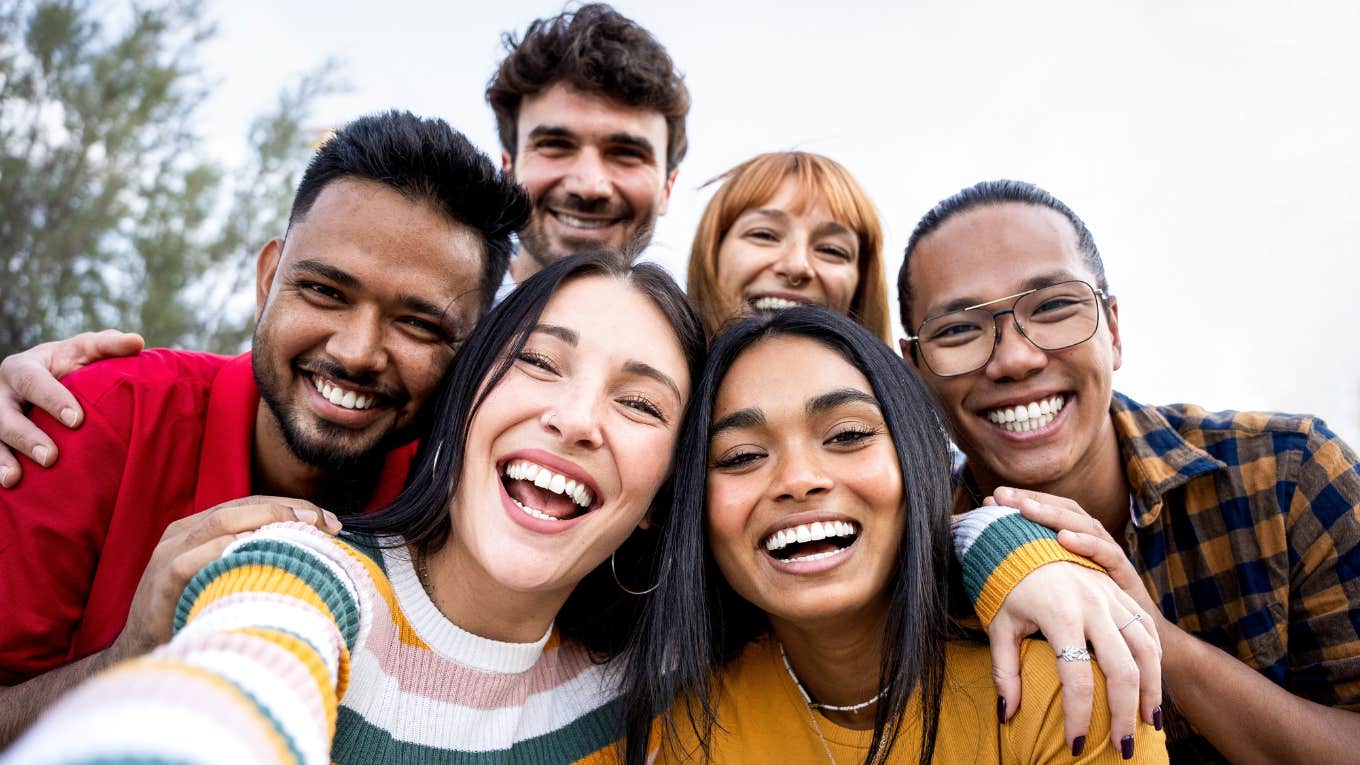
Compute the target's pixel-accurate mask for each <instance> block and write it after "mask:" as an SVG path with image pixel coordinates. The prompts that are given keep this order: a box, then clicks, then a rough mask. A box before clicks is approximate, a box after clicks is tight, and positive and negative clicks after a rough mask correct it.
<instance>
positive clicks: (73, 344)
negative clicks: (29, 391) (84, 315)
mask: <svg viewBox="0 0 1360 765" xmlns="http://www.w3.org/2000/svg"><path fill="white" fill-rule="evenodd" d="M145 344H146V341H144V340H142V336H141V335H138V334H136V333H133V332H121V331H119V330H116V329H106V330H104V331H102V332H82V333H80V334H79V335H76V336H75V337H72V338H70V339H68V340H61V341H58V342H56V343H54V344H53V348H52V358H51V364H50V369H51V371H52V374H53V375H55V376H56V377H59V378H60V377H65V376H66V375H68V374H70V373H72V372H74V371H76V370H77V369H80V368H81V367H83V366H85V365H86V364H93V363H94V362H96V361H100V360H102V359H114V358H119V357H122V356H131V355H133V354H135V353H139V352H141V350H142V348H143V347H144V346H145ZM35 403H36V402H35Z"/></svg>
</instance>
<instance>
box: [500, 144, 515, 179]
mask: <svg viewBox="0 0 1360 765" xmlns="http://www.w3.org/2000/svg"><path fill="white" fill-rule="evenodd" d="M501 169H502V170H504V171H505V172H507V173H509V174H510V175H512V176H513V175H514V174H515V158H514V157H512V156H510V152H508V151H506V150H505V149H501Z"/></svg>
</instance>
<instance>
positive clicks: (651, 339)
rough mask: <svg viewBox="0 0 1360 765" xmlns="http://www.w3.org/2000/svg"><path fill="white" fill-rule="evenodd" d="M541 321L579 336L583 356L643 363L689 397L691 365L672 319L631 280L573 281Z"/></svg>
mask: <svg viewBox="0 0 1360 765" xmlns="http://www.w3.org/2000/svg"><path fill="white" fill-rule="evenodd" d="M620 317H627V320H626V321H620ZM539 323H540V324H551V325H554V326H558V327H563V328H566V329H569V330H572V331H573V332H575V333H576V335H577V348H578V349H580V350H581V351H582V352H583V353H584V354H589V355H590V356H593V357H601V358H606V359H608V360H609V363H611V364H612V363H626V362H629V361H639V362H642V363H644V364H647V365H649V366H651V367H653V368H655V369H658V370H660V371H662V372H664V373H665V374H667V375H669V376H670V378H671V379H672V380H674V381H675V383H676V385H677V386H678V387H679V388H680V392H681V393H682V394H684V395H686V396H688V391H689V388H688V384H689V373H688V366H689V365H688V364H687V363H686V361H685V353H684V351H683V350H682V349H681V347H680V340H679V339H678V338H677V337H676V335H675V330H674V328H672V327H671V323H670V320H668V319H667V318H666V315H665V314H664V313H662V312H661V309H660V308H658V307H657V305H656V303H654V302H652V299H651V298H649V297H647V296H646V295H644V294H643V293H642V291H641V290H639V289H638V288H637V287H635V286H633V284H632V283H631V282H629V281H628V280H626V279H620V278H616V277H613V276H598V275H592V276H583V277H578V278H575V279H570V280H568V281H567V282H565V283H563V284H562V286H561V287H559V288H558V289H557V292H556V293H555V294H554V295H553V296H552V298H550V299H549V300H548V303H547V305H545V306H544V307H543V313H542V315H541V316H540V317H539Z"/></svg>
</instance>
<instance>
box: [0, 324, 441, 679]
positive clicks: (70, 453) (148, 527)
mask: <svg viewBox="0 0 1360 765" xmlns="http://www.w3.org/2000/svg"><path fill="white" fill-rule="evenodd" d="M62 382H63V383H64V384H65V385H66V386H67V387H68V388H70V390H71V392H72V393H74V394H75V396H76V399H77V400H79V401H80V405H81V407H83V408H84V410H85V422H84V424H82V425H81V426H80V428H79V429H77V430H70V429H68V428H66V427H65V426H63V425H60V424H58V423H57V422H56V421H55V420H53V419H52V418H51V417H49V416H47V415H46V414H43V413H42V412H41V411H39V410H34V417H33V419H34V421H35V422H36V423H37V425H38V427H40V428H42V429H43V431H44V432H46V433H47V434H48V435H49V436H51V437H52V440H53V441H55V442H56V444H57V449H58V451H59V456H58V459H57V462H56V464H55V465H53V466H52V467H51V468H47V469H44V468H41V467H38V466H37V465H36V464H34V463H33V462H30V461H27V460H26V458H22V457H21V459H23V460H24V462H23V471H24V474H23V479H22V480H21V481H20V483H19V485H18V486H16V487H14V488H13V489H11V490H8V491H6V490H0V685H14V684H16V683H19V682H22V681H24V680H27V679H29V678H31V677H34V676H35V675H40V674H42V673H44V672H47V671H49V670H51V669H53V668H55V667H59V666H61V665H63V664H67V663H70V662H73V661H75V660H77V659H80V658H83V657H85V656H88V655H90V654H92V653H95V652H96V651H99V650H102V649H103V648H105V647H107V646H108V645H109V644H110V643H112V642H113V640H114V638H116V637H117V636H118V633H120V632H121V631H122V629H123V625H124V624H125V623H126V621H127V615H128V610H129V609H130V608H131V606H132V596H133V594H134V593H135V592H136V590H137V583H138V581H140V579H141V576H142V571H143V570H144V569H145V568H146V564H147V562H148V561H149V560H150V559H151V553H152V551H153V550H154V549H155V547H156V543H157V542H159V541H160V538H161V534H162V533H163V532H164V531H165V528H166V527H167V526H169V525H170V523H171V522H173V521H176V520H178V519H180V518H183V517H185V516H188V515H192V514H194V513H197V512H199V511H201V510H206V509H208V508H210V507H213V506H215V505H218V504H221V503H223V502H226V501H228V500H232V499H237V498H239V497H244V496H247V495H249V494H250V493H251V491H250V462H251V459H250V456H251V447H252V443H253V440H254V434H255V415H256V408H257V407H258V405H259V400H260V397H259V391H258V390H257V389H256V388H255V378H254V375H253V374H252V373H251V367H250V354H248V353H247V354H243V355H241V356H236V357H234V358H232V357H226V356H215V355H212V354H207V353H193V352H189V351H172V350H151V351H144V352H142V353H140V354H138V355H137V356H132V357H129V358H125V359H112V360H109V361H103V362H100V363H98V364H93V365H90V366H88V367H85V368H84V369H81V370H79V371H77V372H75V373H73V374H71V375H69V376H68V377H66V378H65V379H64V380H63V381H62ZM414 454H415V444H414V443H412V444H408V445H406V446H403V447H400V448H398V449H396V450H393V451H392V452H391V453H389V454H388V456H387V462H386V464H385V465H384V466H383V473H382V476H381V478H380V479H379V482H378V487H377V490H376V491H375V492H374V497H373V500H372V502H371V503H370V505H369V506H370V507H373V506H376V505H380V504H383V503H386V502H389V501H391V500H392V499H393V498H394V497H396V495H397V493H398V492H400V490H401V486H402V484H403V483H404V481H405V479H406V472H407V470H408V469H409V467H410V462H411V458H412V457H413V456H414Z"/></svg>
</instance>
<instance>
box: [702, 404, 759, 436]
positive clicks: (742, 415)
mask: <svg viewBox="0 0 1360 765" xmlns="http://www.w3.org/2000/svg"><path fill="white" fill-rule="evenodd" d="M764 424H765V413H764V412H762V411H760V409H758V408H756V407H753V406H752V407H747V408H745V409H738V410H737V411H735V412H733V413H731V414H729V415H726V416H724V417H722V418H721V419H719V420H718V421H717V422H714V423H713V425H712V427H710V428H709V429H708V437H709V438H713V437H714V436H716V435H718V434H719V433H722V432H723V431H725V430H738V429H742V428H756V427H759V426H761V425H764Z"/></svg>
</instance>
